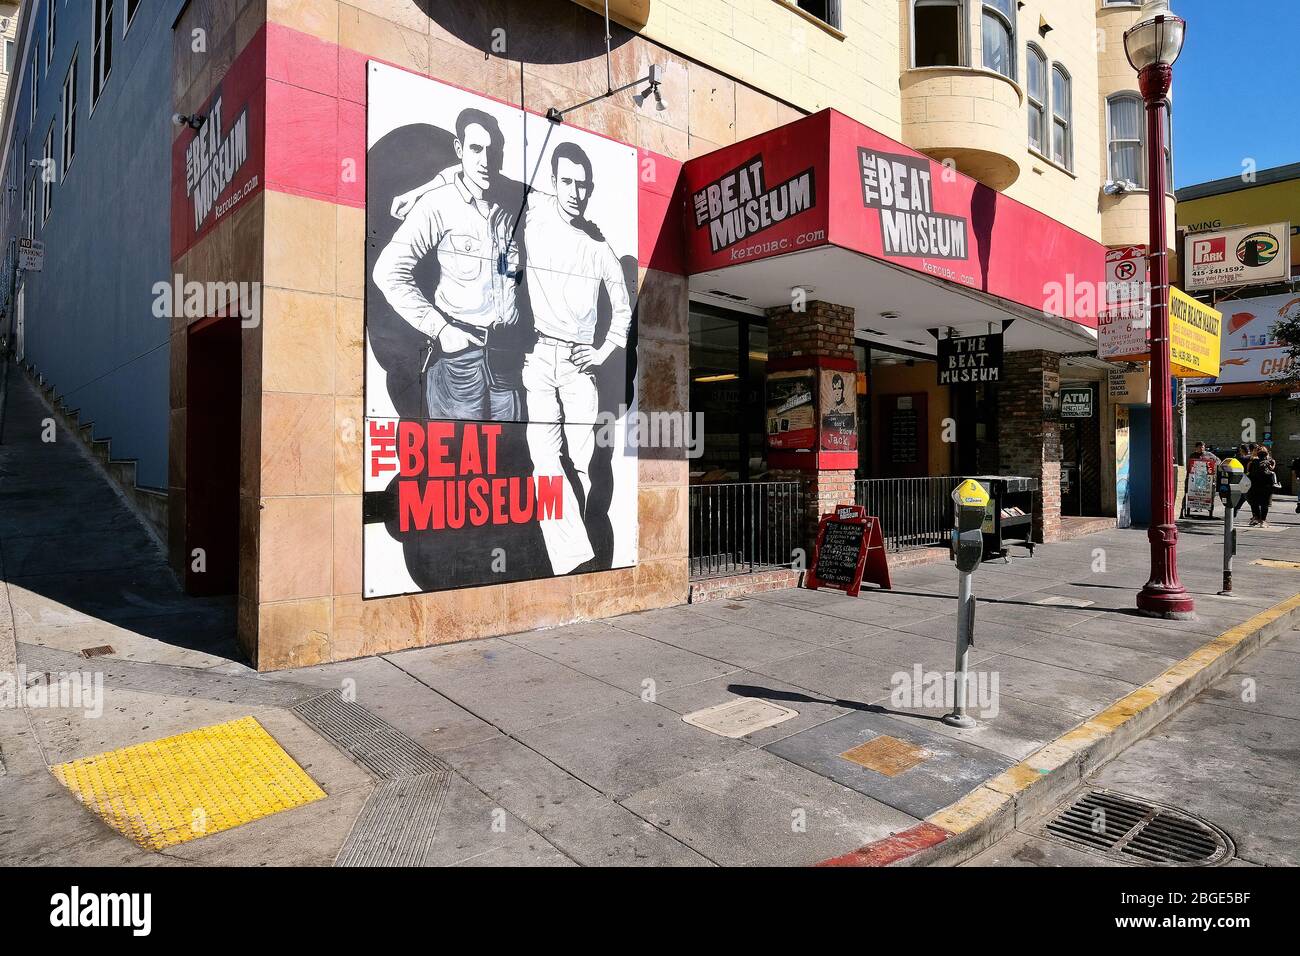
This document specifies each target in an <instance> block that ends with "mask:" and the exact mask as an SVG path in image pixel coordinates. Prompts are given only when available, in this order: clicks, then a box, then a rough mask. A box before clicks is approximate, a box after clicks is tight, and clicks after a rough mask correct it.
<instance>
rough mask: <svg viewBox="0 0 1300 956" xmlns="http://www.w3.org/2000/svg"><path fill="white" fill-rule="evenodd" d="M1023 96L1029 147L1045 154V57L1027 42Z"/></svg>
mask: <svg viewBox="0 0 1300 956" xmlns="http://www.w3.org/2000/svg"><path fill="white" fill-rule="evenodd" d="M1025 98H1026V99H1027V100H1028V101H1029V147H1030V149H1033V150H1036V151H1037V152H1039V153H1042V154H1043V155H1044V156H1045V155H1047V57H1046V56H1044V55H1043V51H1042V50H1040V49H1038V47H1036V46H1034V44H1032V43H1031V44H1029V46H1027V47H1026V48H1025Z"/></svg>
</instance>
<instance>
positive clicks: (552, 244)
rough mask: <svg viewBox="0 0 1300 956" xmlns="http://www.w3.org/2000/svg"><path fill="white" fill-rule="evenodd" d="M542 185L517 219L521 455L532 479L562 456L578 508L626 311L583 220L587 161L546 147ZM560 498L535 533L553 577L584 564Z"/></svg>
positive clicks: (622, 290) (627, 320) (611, 265)
mask: <svg viewBox="0 0 1300 956" xmlns="http://www.w3.org/2000/svg"><path fill="white" fill-rule="evenodd" d="M551 185H552V188H553V190H554V193H553V194H549V195H548V194H546V193H540V192H533V193H531V194H530V195H529V197H528V212H527V214H526V217H525V220H524V224H525V247H524V257H525V274H526V277H527V282H528V294H529V298H530V300H531V302H532V311H533V327H534V328H535V329H536V332H537V342H536V344H535V345H534V346H533V348H532V351H530V352H529V353H528V356H527V357H526V358H525V359H524V371H523V381H524V390H525V397H526V401H527V405H528V421H529V423H530V424H529V429H528V448H529V451H530V453H531V454H532V457H533V467H534V468H535V469H536V470H537V471H538V473H540V474H554V473H558V472H559V470H560V467H561V465H560V455H561V453H562V452H567V454H568V459H569V462H570V463H571V464H572V466H573V470H574V472H575V473H576V474H577V476H578V480H579V482H580V483H581V485H582V492H583V499H584V506H585V501H586V499H587V498H588V497H589V496H590V495H591V461H592V455H593V453H594V452H595V448H596V427H595V423H596V416H597V413H598V412H599V410H600V409H599V401H598V394H597V388H596V380H595V378H594V374H595V371H596V369H597V368H598V367H599V366H601V365H603V364H604V363H605V362H606V361H608V360H609V358H610V357H611V356H612V355H613V354H614V353H615V351H616V350H619V349H626V348H627V335H628V329H629V328H630V327H631V324H632V308H631V303H630V297H629V295H628V289H627V283H626V280H625V279H624V276H623V267H622V264H621V263H620V262H619V258H618V256H617V255H616V254H615V253H614V250H613V249H611V248H610V246H609V243H608V242H606V241H605V238H604V236H603V235H601V233H600V230H599V229H597V228H596V226H595V224H593V223H591V222H589V221H588V220H587V219H586V212H587V204H588V203H589V202H590V200H591V194H592V191H593V190H594V189H595V183H594V182H593V177H592V169H591V160H590V159H588V157H587V154H586V153H585V152H584V151H583V149H582V148H581V147H580V146H578V145H577V144H576V143H560V144H559V145H558V146H556V147H555V151H554V152H553V153H552V154H551ZM602 286H603V287H604V289H605V292H606V294H607V295H608V296H609V302H610V308H611V316H610V322H609V329H608V331H607V332H606V333H605V338H604V341H603V342H602V343H601V344H600V345H599V346H597V345H596V324H597V321H598V318H599V314H598V306H599V302H600V290H601V287H602ZM565 490H566V498H565V503H564V520H562V521H551V522H546V523H545V524H543V526H542V532H543V536H544V537H545V539H546V550H547V552H548V553H549V554H550V558H551V564H552V566H553V567H554V569H555V573H556V574H565V573H567V572H569V571H572V570H573V569H574V568H576V567H578V566H580V565H582V564H583V563H585V562H586V561H589V560H591V558H592V557H593V551H592V547H591V542H590V540H589V539H588V536H587V531H586V527H585V525H584V522H583V520H582V514H581V513H580V512H579V511H578V509H577V508H576V507H573V508H572V509H571V506H570V501H569V498H568V494H567V493H569V488H568V483H567V482H566V483H565ZM573 504H574V505H576V501H575V502H574V503H573ZM584 510H585V509H584Z"/></svg>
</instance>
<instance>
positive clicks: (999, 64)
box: [980, 0, 1016, 80]
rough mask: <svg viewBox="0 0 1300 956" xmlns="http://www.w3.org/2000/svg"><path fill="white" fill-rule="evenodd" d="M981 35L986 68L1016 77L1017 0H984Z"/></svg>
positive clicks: (1009, 77) (1012, 78)
mask: <svg viewBox="0 0 1300 956" xmlns="http://www.w3.org/2000/svg"><path fill="white" fill-rule="evenodd" d="M980 31H981V32H980V36H981V39H982V44H981V45H982V47H983V50H984V68H985V69H986V70H992V71H993V72H994V73H1001V74H1002V75H1003V76H1005V77H1006V78H1007V79H1010V80H1014V79H1015V78H1016V13H1015V0H984V16H983V18H982V20H981V27H980Z"/></svg>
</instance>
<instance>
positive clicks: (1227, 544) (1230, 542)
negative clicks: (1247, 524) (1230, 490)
mask: <svg viewBox="0 0 1300 956" xmlns="http://www.w3.org/2000/svg"><path fill="white" fill-rule="evenodd" d="M1236 535H1237V531H1236V529H1235V528H1233V526H1232V505H1227V504H1225V505H1224V507H1223V590H1222V591H1220V592H1219V593H1220V594H1231V593H1232V556H1233V555H1234V554H1236V553H1237V541H1236Z"/></svg>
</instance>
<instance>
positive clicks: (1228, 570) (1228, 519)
mask: <svg viewBox="0 0 1300 956" xmlns="http://www.w3.org/2000/svg"><path fill="white" fill-rule="evenodd" d="M1218 477H1219V498H1220V499H1221V500H1222V501H1223V590H1222V591H1220V592H1219V593H1220V594H1221V595H1223V596H1224V597H1232V559H1233V556H1234V555H1236V553H1237V529H1236V528H1235V527H1234V523H1235V521H1236V514H1235V512H1236V509H1237V505H1239V504H1241V499H1242V497H1243V496H1244V495H1245V494H1246V492H1247V491H1249V490H1250V478H1248V477H1247V476H1246V469H1245V468H1244V467H1243V466H1242V464H1241V462H1239V461H1237V459H1235V458H1229V459H1228V460H1227V461H1224V462H1220V463H1219V475H1218Z"/></svg>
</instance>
